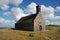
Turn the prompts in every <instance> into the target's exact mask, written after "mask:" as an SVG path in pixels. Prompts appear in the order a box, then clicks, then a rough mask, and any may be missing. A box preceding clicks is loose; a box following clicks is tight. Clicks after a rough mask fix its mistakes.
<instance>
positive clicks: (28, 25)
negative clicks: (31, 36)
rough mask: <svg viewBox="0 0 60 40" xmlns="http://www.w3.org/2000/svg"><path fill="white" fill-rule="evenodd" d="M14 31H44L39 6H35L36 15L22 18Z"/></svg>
mask: <svg viewBox="0 0 60 40" xmlns="http://www.w3.org/2000/svg"><path fill="white" fill-rule="evenodd" d="M15 29H16V30H24V31H34V32H37V31H44V30H45V21H44V19H43V17H42V15H41V6H39V5H37V6H36V13H35V14H32V15H29V16H25V17H22V18H21V19H20V20H19V21H17V22H16V24H15Z"/></svg>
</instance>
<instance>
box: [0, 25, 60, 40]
mask: <svg viewBox="0 0 60 40" xmlns="http://www.w3.org/2000/svg"><path fill="white" fill-rule="evenodd" d="M46 30H48V31H44V32H29V31H21V30H12V29H0V40H60V27H52V26H49V27H46Z"/></svg>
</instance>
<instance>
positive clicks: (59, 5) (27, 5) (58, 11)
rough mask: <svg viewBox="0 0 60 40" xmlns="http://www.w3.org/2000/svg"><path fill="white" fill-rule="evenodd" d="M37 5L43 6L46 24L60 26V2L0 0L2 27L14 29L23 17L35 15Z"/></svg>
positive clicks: (0, 21) (48, 0) (59, 0)
mask: <svg viewBox="0 0 60 40" xmlns="http://www.w3.org/2000/svg"><path fill="white" fill-rule="evenodd" d="M36 5H41V7H42V8H41V9H42V15H43V17H44V19H45V22H46V24H53V25H54V24H55V25H60V0H0V19H1V20H0V27H10V26H11V27H13V26H14V24H15V23H16V21H18V20H19V19H20V18H21V17H24V16H27V15H30V14H34V13H35V12H36V10H35V9H36V8H35V6H36ZM3 21H4V22H3Z"/></svg>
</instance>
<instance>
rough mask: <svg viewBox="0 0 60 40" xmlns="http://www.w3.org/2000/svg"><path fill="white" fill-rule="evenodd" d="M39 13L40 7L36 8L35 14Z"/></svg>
mask: <svg viewBox="0 0 60 40" xmlns="http://www.w3.org/2000/svg"><path fill="white" fill-rule="evenodd" d="M39 12H41V7H40V6H39V5H37V6H36V13H39Z"/></svg>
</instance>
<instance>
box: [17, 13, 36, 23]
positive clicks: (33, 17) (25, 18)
mask: <svg viewBox="0 0 60 40" xmlns="http://www.w3.org/2000/svg"><path fill="white" fill-rule="evenodd" d="M36 15H37V14H32V15H29V16H25V17H22V18H21V19H20V20H19V21H17V22H16V24H18V23H22V22H24V21H26V20H29V19H31V21H33V20H34V19H35V17H36Z"/></svg>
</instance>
